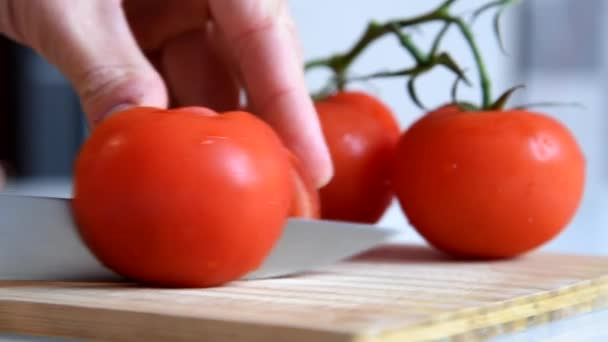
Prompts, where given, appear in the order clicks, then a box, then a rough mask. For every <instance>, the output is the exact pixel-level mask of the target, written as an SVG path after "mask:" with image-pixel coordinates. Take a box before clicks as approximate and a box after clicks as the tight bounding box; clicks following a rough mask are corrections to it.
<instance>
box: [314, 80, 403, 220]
mask: <svg viewBox="0 0 608 342" xmlns="http://www.w3.org/2000/svg"><path fill="white" fill-rule="evenodd" d="M315 107H316V110H317V112H318V115H319V119H320V122H321V126H322V129H323V133H324V136H325V139H326V142H327V145H328V148H329V151H330V154H331V158H332V162H333V164H334V177H333V178H332V180H331V181H330V183H329V184H327V185H326V186H324V187H323V188H321V190H320V196H321V217H322V218H325V219H332V220H342V221H351V222H362V223H374V222H376V221H378V220H379V219H380V217H381V216H382V215H383V214H384V212H385V211H386V209H387V208H388V206H389V205H390V202H391V200H392V198H393V192H392V190H391V185H390V169H391V168H390V163H391V160H392V155H393V152H394V149H395V145H396V143H397V140H398V139H399V133H400V130H399V126H398V124H397V121H396V120H395V118H394V116H393V114H392V112H391V111H390V109H389V108H388V107H387V106H386V105H384V104H383V103H382V102H380V101H379V100H378V99H377V98H375V97H373V96H371V95H368V94H365V93H363V92H360V91H341V92H337V93H335V94H332V95H330V96H328V97H326V98H324V99H322V100H318V101H316V102H315Z"/></svg>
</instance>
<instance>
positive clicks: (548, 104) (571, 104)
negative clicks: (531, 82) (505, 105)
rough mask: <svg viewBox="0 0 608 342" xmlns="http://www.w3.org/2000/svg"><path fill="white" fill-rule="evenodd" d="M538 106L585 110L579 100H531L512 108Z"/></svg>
mask: <svg viewBox="0 0 608 342" xmlns="http://www.w3.org/2000/svg"><path fill="white" fill-rule="evenodd" d="M538 107H575V108H578V109H582V110H587V107H586V106H585V105H584V104H582V103H579V102H532V103H526V104H523V105H519V106H516V107H513V109H530V108H538Z"/></svg>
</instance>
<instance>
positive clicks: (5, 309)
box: [0, 299, 357, 342]
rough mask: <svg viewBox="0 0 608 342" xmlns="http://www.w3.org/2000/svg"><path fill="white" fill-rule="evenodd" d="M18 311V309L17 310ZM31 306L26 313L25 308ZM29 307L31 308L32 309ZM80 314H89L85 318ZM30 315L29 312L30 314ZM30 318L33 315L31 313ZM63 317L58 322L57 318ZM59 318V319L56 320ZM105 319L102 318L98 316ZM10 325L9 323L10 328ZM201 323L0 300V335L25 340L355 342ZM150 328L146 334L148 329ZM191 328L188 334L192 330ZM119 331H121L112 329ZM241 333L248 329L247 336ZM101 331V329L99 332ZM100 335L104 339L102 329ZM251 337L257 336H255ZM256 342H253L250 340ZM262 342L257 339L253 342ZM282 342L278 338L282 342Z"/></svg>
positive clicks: (287, 329)
mask: <svg viewBox="0 0 608 342" xmlns="http://www.w3.org/2000/svg"><path fill="white" fill-rule="evenodd" d="M20 306H21V308H20ZM28 306H31V309H30V308H28ZM34 306H35V308H34ZM70 309H77V310H79V311H80V312H81V313H82V317H86V319H82V320H81V321H82V322H81V323H82V325H83V326H84V327H83V326H78V327H74V326H72V327H70V325H74V323H76V322H78V319H76V320H75V319H74V318H73V316H72V315H70V314H69V313H68V311H69V310H70ZM28 311H29V312H30V314H29V315H28V314H24V313H22V314H21V315H19V314H18V315H17V317H13V318H6V317H9V316H10V315H14V314H15V313H19V312H28ZM83 311H90V313H85V312H83ZM34 312H35V313H34ZM32 313H34V314H32ZM61 314H64V315H65V316H64V317H61ZM93 315H98V320H95V326H92V325H93V323H92V321H94V320H93V319H91V317H92V316H93ZM120 315H125V316H129V315H137V319H135V320H129V318H128V317H125V318H124V319H120V318H119V317H117V316H120ZM142 315H143V316H146V319H142ZM45 316H46V317H50V316H52V317H53V319H52V320H50V319H46V318H44V317H45ZM58 316H59V317H58ZM104 316H105V317H104ZM28 319H30V320H33V321H34V322H36V323H37V324H19V323H17V321H18V320H28ZM150 319H152V320H154V319H157V320H158V321H159V323H160V322H162V324H150ZM11 321H12V322H14V323H13V324H11ZM117 321H118V322H138V321H140V322H144V323H143V324H141V325H140V326H136V327H134V329H135V330H136V331H134V332H133V333H136V335H137V336H136V337H135V338H120V337H117V336H115V335H114V334H112V333H109V336H99V335H98V336H95V332H99V331H100V329H99V326H98V325H103V324H108V323H110V324H112V323H115V322H117ZM202 323H204V324H201V319H200V318H199V317H195V316H189V315H186V314H184V315H178V314H159V313H151V312H145V311H138V310H122V309H116V308H100V307H96V306H94V305H90V306H75V305H71V304H58V303H50V302H44V301H38V302H32V301H24V300H11V299H2V300H0V335H1V334H14V335H29V336H44V337H57V338H73V339H86V340H91V339H92V340H96V339H100V340H108V339H110V340H113V341H133V340H146V341H166V340H167V338H171V340H176V341H190V340H192V341H200V340H201V336H203V337H205V339H204V340H205V341H209V342H216V341H217V342H220V341H221V342H224V341H226V339H225V338H226V335H228V336H229V337H230V341H231V342H232V341H234V342H240V341H243V342H245V341H246V342H250V341H256V342H257V341H266V340H268V338H264V337H263V336H265V335H266V334H267V333H268V332H269V331H272V336H269V337H272V340H273V341H274V342H282V341H289V342H291V341H293V342H304V341H311V340H314V341H318V342H353V341H355V340H356V338H357V333H356V332H355V333H353V332H348V331H340V330H333V329H331V330H330V329H322V328H319V327H317V328H313V327H309V326H293V325H289V326H288V325H282V324H260V322H249V321H244V320H235V321H231V320H227V319H219V318H213V317H210V318H205V319H204V320H203V322H202ZM160 325H166V326H172V327H175V326H176V325H182V326H183V327H182V328H174V330H175V331H176V332H178V335H180V334H183V333H184V332H186V334H187V335H190V336H181V337H176V336H167V335H166V334H163V333H162V332H160V331H158V330H159V326H160ZM19 326H21V327H23V326H27V327H28V328H29V329H24V328H18V327H19ZM151 326H152V327H154V328H153V329H151V328H150V327H151ZM231 327H232V328H234V329H239V330H241V332H240V333H239V334H236V335H231V334H230V331H231V330H232V329H230V328H231ZM193 328H194V329H193ZM118 330H119V331H124V330H122V329H121V328H120V327H118ZM205 330H211V331H213V330H215V333H214V334H212V336H205ZM243 330H248V331H247V332H245V331H243ZM101 331H103V329H102V330H101ZM104 334H108V331H107V329H106V330H105V333H104ZM256 336H257V337H256ZM256 338H257V339H256ZM259 338H262V339H259ZM282 338H284V339H282Z"/></svg>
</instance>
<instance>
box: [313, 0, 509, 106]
mask: <svg viewBox="0 0 608 342" xmlns="http://www.w3.org/2000/svg"><path fill="white" fill-rule="evenodd" d="M456 2H457V0H446V1H444V2H443V3H441V4H440V5H439V6H438V7H436V8H435V9H434V10H432V11H430V12H427V13H425V14H422V15H420V16H417V17H412V18H404V19H393V20H388V21H387V22H385V23H379V22H377V21H371V22H370V23H369V24H368V26H367V28H366V29H365V31H364V32H363V33H362V34H361V36H360V37H359V39H357V41H356V42H355V43H354V44H353V45H352V47H351V48H350V49H348V50H347V51H346V52H345V53H342V54H334V55H331V56H329V57H326V58H320V59H314V60H311V61H309V62H308V63H306V65H305V69H306V70H310V69H313V68H317V67H327V68H329V69H331V70H332V71H333V73H334V75H333V77H332V79H333V82H334V83H335V85H336V88H337V89H338V90H342V89H344V88H345V87H346V84H347V83H348V82H351V81H356V80H369V79H372V78H383V77H398V76H403V77H405V78H408V79H410V80H409V81H408V84H411V78H416V77H418V76H420V75H421V74H423V73H426V72H428V71H430V70H432V69H433V68H434V67H436V66H440V65H443V66H445V67H446V68H448V69H449V70H450V71H452V72H454V73H455V74H456V75H457V76H458V77H459V78H460V79H462V80H464V81H465V82H466V83H467V84H470V82H469V80H468V79H467V78H466V77H465V75H464V72H463V69H462V68H461V67H459V66H458V64H457V63H456V62H455V61H454V59H453V58H451V57H450V55H449V54H447V53H446V52H440V51H439V46H440V43H441V40H442V39H443V38H444V36H445V34H446V32H447V31H448V29H449V28H450V27H451V26H452V25H455V26H456V27H457V28H458V30H459V32H460V34H461V35H462V36H463V37H464V40H465V41H466V42H467V45H468V46H469V48H470V50H471V53H472V55H473V59H474V61H475V64H476V69H477V73H478V76H479V84H480V88H481V105H480V106H479V107H480V108H483V109H488V108H490V107H491V106H492V84H491V81H490V78H489V76H488V71H487V69H486V65H485V63H484V61H483V58H482V55H481V52H480V49H479V47H478V45H477V42H476V40H475V36H474V35H473V32H472V30H471V28H470V27H469V25H468V24H467V23H466V22H465V21H464V20H463V19H462V18H460V17H458V16H454V15H452V14H451V13H450V10H451V7H452V5H453V4H454V3H456ZM511 2H514V1H513V0H499V1H496V0H495V1H493V2H491V3H490V4H486V5H484V6H482V7H481V9H478V10H477V11H476V13H477V14H480V13H481V12H484V11H486V10H488V9H489V8H492V7H496V6H497V5H498V4H500V5H502V6H503V7H504V6H506V4H507V3H511ZM502 9H504V8H501V10H502ZM437 21H440V22H443V23H444V25H443V27H442V28H441V30H440V31H439V32H438V33H437V35H436V36H435V38H434V40H433V43H432V46H431V49H430V51H429V52H428V53H424V52H423V51H422V50H421V49H419V48H418V47H417V46H416V44H415V43H414V41H413V40H412V39H411V36H410V35H408V34H406V33H404V32H403V31H402V30H403V29H405V28H410V27H416V26H418V25H422V24H426V23H431V22H437ZM386 34H394V35H395V36H396V37H397V39H398V41H399V44H400V45H401V47H403V49H404V50H405V51H406V52H407V53H408V54H409V55H410V56H411V57H412V59H413V60H414V62H415V65H414V66H413V67H409V68H405V69H402V70H400V71H381V72H375V73H372V74H370V75H366V76H359V77H350V78H349V77H347V76H346V75H347V72H348V69H349V68H350V66H351V65H352V64H353V63H354V61H355V60H356V59H357V58H358V57H359V56H360V55H361V54H362V53H363V52H364V51H365V50H366V49H367V48H368V47H369V46H370V45H372V44H373V43H374V42H375V41H376V40H377V39H379V38H381V37H383V36H385V35H386ZM326 89H327V88H326ZM408 89H410V95H411V96H412V97H414V98H417V96H416V94H415V92H413V90H412V89H413V87H410V86H408ZM416 102H419V101H416Z"/></svg>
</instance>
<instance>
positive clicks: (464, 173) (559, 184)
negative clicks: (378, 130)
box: [392, 106, 586, 258]
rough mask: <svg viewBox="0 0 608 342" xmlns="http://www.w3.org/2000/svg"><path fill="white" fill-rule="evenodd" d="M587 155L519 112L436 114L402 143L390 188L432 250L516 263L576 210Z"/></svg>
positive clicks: (562, 133) (552, 125) (551, 125)
mask: <svg viewBox="0 0 608 342" xmlns="http://www.w3.org/2000/svg"><path fill="white" fill-rule="evenodd" d="M585 167H586V162H585V158H584V155H583V153H582V151H581V149H580V148H579V146H578V144H577V142H576V140H575V138H574V137H573V136H572V135H571V133H570V132H569V131H568V129H567V128H566V127H565V126H563V125H562V124H561V123H560V122H558V121H557V120H555V119H553V118H550V117H549V116H547V115H544V114H541V113H535V112H530V111H524V110H509V111H493V112H472V113H471V112H461V111H460V110H458V109H457V108H456V107H454V106H448V107H442V108H440V109H438V110H436V111H434V112H431V113H428V114H427V115H425V116H423V117H422V118H420V119H419V120H418V121H417V122H415V123H414V124H413V125H412V126H411V127H410V128H409V129H408V130H406V131H405V132H404V133H403V134H402V136H401V138H400V141H399V144H398V147H397V152H396V155H395V163H394V169H393V176H392V179H393V184H394V187H395V192H396V195H397V198H398V201H399V204H400V207H401V209H402V210H403V212H404V214H405V215H406V217H407V219H408V220H409V222H410V224H411V225H412V226H413V227H414V228H415V229H416V230H417V231H418V232H419V233H420V234H421V235H422V236H423V237H424V238H425V239H426V240H427V241H428V242H429V243H430V244H431V245H433V246H434V247H436V248H437V249H439V250H442V251H444V252H446V253H448V254H452V255H455V256H460V257H473V258H503V257H514V256H517V255H520V254H523V253H526V252H528V251H531V250H533V249H535V248H537V247H539V246H541V245H542V244H544V243H546V242H548V241H549V240H551V239H553V238H554V237H556V236H557V235H558V234H559V233H560V232H561V231H562V230H563V229H564V228H565V227H566V226H567V224H568V223H569V222H570V221H571V219H572V218H573V216H574V215H575V214H576V211H577V210H578V208H579V206H580V202H581V199H582V196H583V192H584V185H585Z"/></svg>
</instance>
